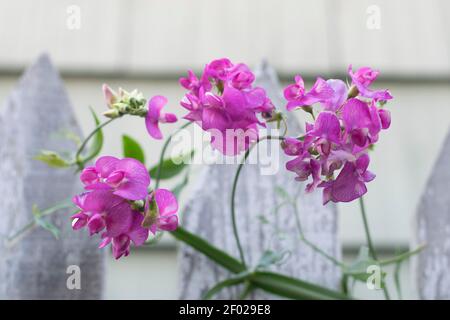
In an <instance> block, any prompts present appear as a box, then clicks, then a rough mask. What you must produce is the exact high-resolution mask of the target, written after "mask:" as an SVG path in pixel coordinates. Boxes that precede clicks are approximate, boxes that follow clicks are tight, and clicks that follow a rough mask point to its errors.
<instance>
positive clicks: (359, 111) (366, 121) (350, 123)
mask: <svg viewBox="0 0 450 320" xmlns="http://www.w3.org/2000/svg"><path fill="white" fill-rule="evenodd" d="M342 119H343V121H344V124H345V127H346V130H347V132H350V131H351V130H353V129H360V128H369V127H370V125H371V116H370V111H369V106H368V105H367V103H366V102H364V101H361V100H359V99H356V98H352V99H349V100H347V102H346V103H345V104H344V107H343V110H342Z"/></svg>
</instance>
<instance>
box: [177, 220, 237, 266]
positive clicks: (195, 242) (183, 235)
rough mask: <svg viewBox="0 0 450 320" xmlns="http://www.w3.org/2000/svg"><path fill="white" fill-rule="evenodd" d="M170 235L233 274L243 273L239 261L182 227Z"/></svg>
mask: <svg viewBox="0 0 450 320" xmlns="http://www.w3.org/2000/svg"><path fill="white" fill-rule="evenodd" d="M170 234H171V235H172V236H174V237H175V238H176V239H177V240H179V241H183V242H184V243H186V244H187V245H189V246H191V247H192V248H194V249H196V250H197V251H199V252H201V253H203V254H204V255H205V256H207V257H208V258H210V259H211V260H212V261H214V262H216V263H217V264H219V265H221V266H222V267H224V268H226V269H228V270H229V271H231V272H233V273H241V272H243V271H245V267H244V265H243V264H242V263H241V262H240V261H239V260H237V259H236V258H234V257H232V256H230V255H229V254H228V253H226V252H224V251H222V250H220V249H218V248H216V247H215V246H213V245H211V244H210V243H209V242H207V241H206V240H204V239H202V238H200V237H198V236H196V235H194V234H193V233H190V232H189V231H187V230H185V229H183V228H182V227H178V228H177V229H176V230H175V231H172V232H170Z"/></svg>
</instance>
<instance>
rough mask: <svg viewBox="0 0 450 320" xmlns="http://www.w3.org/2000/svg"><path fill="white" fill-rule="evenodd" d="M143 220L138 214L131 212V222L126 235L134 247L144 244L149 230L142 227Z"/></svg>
mask: <svg viewBox="0 0 450 320" xmlns="http://www.w3.org/2000/svg"><path fill="white" fill-rule="evenodd" d="M143 220H144V216H143V215H142V214H141V213H140V212H138V211H133V222H132V223H131V228H130V230H129V231H128V233H127V234H128V236H129V237H130V239H131V241H133V243H134V245H135V246H140V245H142V244H144V242H145V241H146V240H147V238H148V232H149V230H148V229H146V228H143V227H142V221H143Z"/></svg>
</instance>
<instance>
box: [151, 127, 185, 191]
mask: <svg viewBox="0 0 450 320" xmlns="http://www.w3.org/2000/svg"><path fill="white" fill-rule="evenodd" d="M190 124H192V122H187V123H185V124H184V125H182V126H181V127H180V128H178V129H177V130H176V131H175V132H174V133H172V134H171V135H170V136H169V137H168V138H167V140H166V141H165V142H164V145H163V147H162V150H161V154H160V156H159V166H158V171H157V172H156V178H155V189H158V187H159V182H160V181H161V172H162V171H161V168H162V163H163V162H164V155H165V154H166V151H167V148H168V147H169V144H170V141H172V137H174V136H175V135H176V134H177V133H179V132H180V131H181V130H183V129H185V128H187V127H188V126H189V125H190Z"/></svg>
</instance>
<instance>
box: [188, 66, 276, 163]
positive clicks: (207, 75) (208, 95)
mask: <svg viewBox="0 0 450 320" xmlns="http://www.w3.org/2000/svg"><path fill="white" fill-rule="evenodd" d="M200 79H204V80H200V81H199V80H198V78H197V77H196V76H195V75H194V74H192V73H191V72H190V73H189V74H188V78H183V79H181V80H180V83H181V85H182V86H183V87H184V88H187V89H188V90H190V91H189V92H188V93H187V94H186V95H185V96H184V98H183V99H182V100H181V102H180V104H181V105H182V106H183V107H184V108H185V109H187V110H188V112H189V113H188V114H187V115H185V116H184V119H187V120H189V121H192V122H195V123H196V124H198V125H199V126H200V127H201V128H202V129H203V130H205V131H207V132H209V133H210V134H211V146H212V147H213V148H214V149H216V150H219V151H220V152H221V153H222V154H225V155H230V156H233V155H236V154H238V153H240V152H241V151H245V150H247V149H248V148H249V146H250V145H251V144H252V143H253V142H254V141H255V140H256V139H258V125H261V126H265V124H264V122H262V119H261V120H260V118H265V117H264V115H268V114H271V113H272V111H273V110H274V105H273V104H272V102H271V101H270V99H269V98H268V96H267V94H266V92H265V90H264V89H262V88H258V87H253V86H252V85H253V82H254V80H255V76H254V74H253V73H252V72H251V71H250V69H249V68H248V66H246V65H245V64H242V63H239V64H236V65H234V64H233V63H232V62H231V61H230V60H229V59H226V58H224V59H218V60H214V61H212V62H210V63H209V64H207V65H206V67H205V70H204V72H203V74H202V76H201V78H200ZM205 79H206V80H207V81H205ZM199 83H200V84H199ZM213 86H214V89H215V90H212V89H213ZM259 115H260V116H261V117H260V118H259V117H258V116H259Z"/></svg>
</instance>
